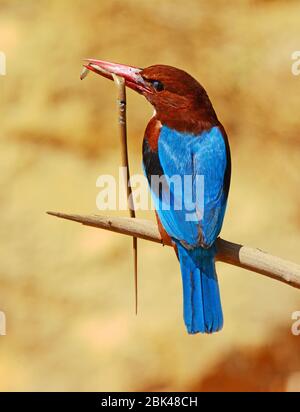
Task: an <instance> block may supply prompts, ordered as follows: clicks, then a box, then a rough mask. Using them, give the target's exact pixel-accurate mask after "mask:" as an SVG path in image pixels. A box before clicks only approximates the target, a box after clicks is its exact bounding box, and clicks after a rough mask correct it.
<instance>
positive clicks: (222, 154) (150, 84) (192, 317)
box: [86, 59, 231, 334]
mask: <svg viewBox="0 0 300 412" xmlns="http://www.w3.org/2000/svg"><path fill="white" fill-rule="evenodd" d="M86 68H87V69H89V70H91V71H94V72H96V73H98V74H100V75H102V76H104V77H107V78H110V79H112V78H113V75H117V76H119V77H122V78H123V79H124V80H125V85H126V86H127V87H129V88H130V89H132V90H134V91H136V92H138V93H139V94H141V95H142V96H144V97H145V98H146V99H147V100H148V102H150V104H151V105H152V106H153V108H154V114H153V116H152V118H151V119H150V121H149V123H148V125H147V127H146V130H145V134H144V139H143V144H142V157H143V169H144V173H145V176H146V178H147V180H148V183H149V188H150V191H151V195H152V198H153V201H154V205H155V213H156V218H157V223H158V228H159V231H160V234H161V238H162V241H163V243H170V242H171V243H172V245H173V247H174V250H175V253H176V255H177V258H178V260H179V264H180V269H181V276H182V286H183V318H184V323H185V326H186V329H187V332H188V333H189V334H196V333H207V334H211V333H213V332H217V331H219V330H221V329H222V327H223V312H222V305H221V298H220V290H219V284H218V277H217V273H216V267H215V257H216V253H217V248H216V239H217V237H218V236H219V234H220V231H221V228H222V224H223V220H224V215H225V211H226V206H227V201H228V194H229V189H230V179H231V155H230V146H229V141H228V137H227V134H226V131H225V128H224V127H223V125H222V124H221V122H220V121H219V119H218V117H217V114H216V112H215V110H214V108H213V105H212V103H211V101H210V99H209V97H208V94H207V92H206V91H205V89H204V87H203V86H202V85H201V84H200V83H199V82H198V81H197V80H196V79H195V78H194V77H192V76H191V75H190V74H188V73H187V72H186V71H184V70H182V69H178V68H175V67H172V66H168V65H163V64H156V65H152V66H149V67H147V68H144V69H141V68H138V67H134V66H128V65H124V64H119V63H112V62H108V61H104V60H96V59H87V65H86ZM155 176H156V177H158V178H159V179H160V180H159V182H160V183H159V184H158V185H154V186H155V187H153V184H152V183H153V178H154V177H155ZM174 176H175V177H176V178H177V181H178V182H179V183H177V185H176V182H174V179H173V177H174ZM188 178H189V182H190V184H189V185H187V184H185V180H188ZM178 179H179V180H178ZM175 180H176V179H175ZM175 189H176V190H175ZM198 192H199V193H200V194H201V196H199V198H198V197H197V196H196V201H195V195H197V193H198ZM182 198H183V200H184V201H182Z"/></svg>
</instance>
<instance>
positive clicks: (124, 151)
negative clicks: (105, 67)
mask: <svg viewBox="0 0 300 412" xmlns="http://www.w3.org/2000/svg"><path fill="white" fill-rule="evenodd" d="M112 77H113V80H114V82H115V85H116V86H117V92H118V111H119V126H120V128H119V130H120V143H121V158H122V167H123V168H125V170H126V176H124V180H125V184H126V188H127V204H128V208H129V213H130V216H131V217H132V218H135V208H134V202H133V195H132V187H131V182H130V170H129V160H128V148H127V120H126V86H125V80H124V79H123V77H119V76H116V75H115V74H114V73H112ZM132 248H133V268H134V291H135V314H136V315H137V312H138V267H137V264H138V245H137V238H136V237H133V238H132Z"/></svg>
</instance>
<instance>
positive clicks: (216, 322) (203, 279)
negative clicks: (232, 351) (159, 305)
mask: <svg viewBox="0 0 300 412" xmlns="http://www.w3.org/2000/svg"><path fill="white" fill-rule="evenodd" d="M177 247H178V255H179V261H180V267H181V274H182V283H183V308H184V311H183V312H184V321H185V324H186V327H187V330H188V332H189V333H198V332H201V333H212V332H217V331H218V330H220V329H222V326H223V314H222V306H221V299H220V292H219V285H218V278H217V274H216V269H215V247H214V246H212V247H211V248H209V249H203V248H200V247H199V248H196V249H192V250H188V249H186V248H184V247H183V246H182V245H181V244H180V243H177Z"/></svg>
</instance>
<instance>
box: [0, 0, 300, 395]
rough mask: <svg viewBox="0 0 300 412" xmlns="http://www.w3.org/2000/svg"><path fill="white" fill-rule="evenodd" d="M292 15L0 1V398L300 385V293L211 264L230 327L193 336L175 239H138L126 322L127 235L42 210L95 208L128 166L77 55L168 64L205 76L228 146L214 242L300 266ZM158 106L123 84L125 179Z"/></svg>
mask: <svg viewBox="0 0 300 412" xmlns="http://www.w3.org/2000/svg"><path fill="white" fill-rule="evenodd" d="M299 14H300V3H299V1H275V0H274V1H262V0H260V1H258V0H257V1H250V0H248V1H247V0H244V1H233V0H229V1H228V0H227V1H225V0H224V1H210V2H208V1H205V0H201V1H199V0H186V1H182V0H163V1H158V0H148V1H147V0H126V1H117V0H101V1H91V0H89V1H83V0H72V1H71V0H68V1H67V0H52V1H46V0H42V1H39V2H37V1H35V0H26V1H17V0H7V1H5V0H0V50H2V51H4V52H5V53H6V55H7V76H5V77H1V78H0V86H1V90H0V93H1V94H0V96H1V101H0V104H1V110H0V136H1V141H0V156H1V167H0V170H1V173H0V182H1V192H0V207H1V225H0V310H2V311H5V313H6V317H7V335H6V336H5V337H0V389H1V390H9V391H12V390H25V391H27V390H37V391H40V390H72V391H73V390H82V391H85V390H96V391H107V390H204V389H205V390H251V389H255V390H300V336H299V337H295V336H292V334H291V332H290V328H291V325H292V320H291V313H292V312H293V311H296V310H300V295H299V291H297V290H294V289H292V288H290V287H288V286H285V285H283V284H280V283H279V282H275V281H272V280H270V279H267V278H263V277H262V276H260V275H256V274H254V273H250V272H247V271H244V270H241V269H239V268H236V267H232V266H228V265H225V264H218V273H219V278H220V285H221V292H222V299H223V308H224V315H225V327H224V330H223V331H222V332H221V333H218V334H215V335H213V336H201V335H197V336H188V335H187V334H186V332H185V328H184V324H183V320H182V315H181V312H182V302H181V280H180V272H179V265H178V263H177V261H176V258H175V256H174V253H173V252H172V251H171V250H170V249H168V248H164V249H163V248H162V247H161V246H159V245H155V244H152V243H151V244H150V243H147V242H139V276H140V277H139V279H140V281H139V292H140V307H139V315H138V317H135V315H134V304H133V303H134V295H133V280H132V277H133V275H132V259H131V254H132V253H131V241H130V239H128V238H125V237H122V236H120V235H116V234H110V233H107V232H104V231H101V230H97V229H92V228H84V227H82V226H80V225H77V224H75V223H69V222H63V221H59V220H55V219H54V218H52V217H49V216H47V215H46V214H45V211H46V210H61V211H66V212H78V213H97V209H96V205H95V198H96V195H97V193H98V189H97V188H96V186H95V182H96V179H97V177H98V176H99V175H100V174H116V173H117V168H118V165H119V163H120V150H119V145H118V129H117V121H116V110H115V89H114V86H113V84H112V83H111V82H109V81H107V80H104V79H101V78H100V77H98V76H95V75H91V76H90V77H89V78H88V79H87V80H85V81H84V82H80V80H79V73H80V67H81V62H82V58H84V57H95V58H102V59H105V60H112V61H117V62H123V63H127V64H132V65H136V66H140V67H146V66H148V65H151V64H155V63H165V64H170V65H174V66H178V67H180V68H183V69H185V70H187V71H189V72H190V73H192V74H193V75H194V76H195V77H196V78H197V79H199V81H200V82H201V83H202V84H203V85H204V86H205V88H206V89H207V91H208V93H209V95H210V97H211V99H212V101H213V103H214V106H215V109H216V111H217V113H218V115H219V118H220V119H221V120H222V122H223V123H224V125H225V127H226V129H227V132H228V135H229V138H230V142H231V148H232V160H233V176H232V187H231V194H230V200H229V205H228V211H227V216H226V219H225V224H224V227H223V231H222V236H223V237H224V238H226V239H229V240H232V241H237V242H241V243H245V244H249V245H252V246H256V247H259V248H262V249H265V250H268V251H269V252H271V253H273V254H275V255H278V256H281V257H284V258H287V259H290V260H294V261H296V262H297V261H298V262H299V261H300V256H299V240H300V215H299V205H300V194H299V183H300V177H299V161H300V151H299V148H300V140H299V126H300V119H299V92H300V76H299V77H295V76H293V75H292V74H291V64H292V60H291V54H292V52H293V51H295V50H299V49H300V26H299ZM151 114H152V109H151V107H150V106H149V104H147V103H146V102H145V101H143V99H142V97H140V96H138V95H135V94H134V93H133V92H129V93H128V122H129V141H130V147H129V148H130V160H131V164H132V172H133V173H138V172H141V139H142V136H143V131H144V128H145V125H146V123H147V120H148V118H149V117H150V116H151ZM98 213H99V211H98ZM139 216H146V217H148V218H151V217H152V213H150V212H149V213H146V214H139Z"/></svg>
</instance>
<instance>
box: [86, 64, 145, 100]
mask: <svg viewBox="0 0 300 412" xmlns="http://www.w3.org/2000/svg"><path fill="white" fill-rule="evenodd" d="M85 61H86V62H87V63H86V64H84V69H83V71H82V73H81V76H80V78H81V80H83V79H84V78H85V77H86V76H87V74H88V73H89V71H92V72H94V73H97V74H99V75H100V76H103V77H106V78H107V79H110V80H113V75H116V76H118V77H122V78H123V79H124V81H125V85H126V86H127V87H129V88H130V89H132V90H135V91H136V92H138V93H140V94H143V95H144V94H148V93H152V89H151V87H150V85H149V84H147V82H146V81H145V80H144V79H143V77H142V76H141V72H142V69H139V68H137V67H132V66H127V65H125V64H118V63H111V62H107V61H104V60H95V59H86V60H85Z"/></svg>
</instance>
